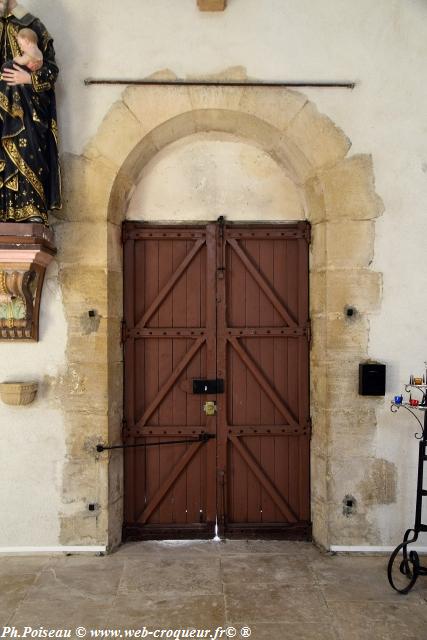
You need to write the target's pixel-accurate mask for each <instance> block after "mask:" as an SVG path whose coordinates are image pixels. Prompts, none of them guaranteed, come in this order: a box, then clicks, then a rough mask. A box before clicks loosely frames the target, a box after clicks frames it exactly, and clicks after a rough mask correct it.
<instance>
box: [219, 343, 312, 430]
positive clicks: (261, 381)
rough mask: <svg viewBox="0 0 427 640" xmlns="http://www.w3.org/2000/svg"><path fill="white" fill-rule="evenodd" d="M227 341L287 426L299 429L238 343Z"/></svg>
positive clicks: (290, 414) (288, 411) (286, 408)
mask: <svg viewBox="0 0 427 640" xmlns="http://www.w3.org/2000/svg"><path fill="white" fill-rule="evenodd" d="M228 341H229V342H230V344H232V345H233V349H234V351H235V352H236V353H237V354H238V355H239V357H240V359H241V360H242V361H243V362H244V364H245V365H246V366H247V368H248V369H249V370H250V372H251V373H252V374H253V376H254V378H256V380H257V381H258V384H259V385H260V386H261V387H262V388H263V389H264V391H265V393H266V394H267V396H268V397H269V398H270V400H271V401H272V402H274V404H275V405H276V407H277V409H278V410H279V411H280V413H281V414H282V415H283V417H284V418H286V419H287V420H288V422H289V424H291V425H292V426H293V427H295V428H299V424H298V422H297V421H296V419H295V418H294V416H293V415H292V413H291V412H290V410H289V409H288V407H287V406H286V405H285V404H284V402H283V401H282V400H281V398H280V397H279V396H278V394H277V393H276V391H275V390H274V389H273V388H272V387H271V385H270V383H269V382H268V380H266V378H265V376H264V374H263V373H261V371H260V370H259V368H258V367H257V366H256V364H255V363H254V362H253V360H252V359H251V358H250V356H249V355H248V354H247V353H246V351H245V350H244V349H243V348H242V346H241V345H240V344H239V341H238V340H237V339H236V338H234V337H229V338H228Z"/></svg>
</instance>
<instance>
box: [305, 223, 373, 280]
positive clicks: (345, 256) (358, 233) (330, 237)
mask: <svg viewBox="0 0 427 640" xmlns="http://www.w3.org/2000/svg"><path fill="white" fill-rule="evenodd" d="M325 225H326V251H327V260H326V264H327V266H329V267H334V268H337V269H346V268H355V267H369V265H370V264H371V262H372V260H373V257H374V240H375V223H374V222H372V221H369V220H360V221H356V222H355V221H352V220H346V221H344V222H336V223H332V222H328V223H325ZM316 226H320V225H316Z"/></svg>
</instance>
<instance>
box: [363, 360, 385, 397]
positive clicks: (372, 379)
mask: <svg viewBox="0 0 427 640" xmlns="http://www.w3.org/2000/svg"><path fill="white" fill-rule="evenodd" d="M359 395H361V396H385V364H376V363H375V364H374V363H369V362H365V363H363V364H359Z"/></svg>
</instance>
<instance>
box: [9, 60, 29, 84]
mask: <svg viewBox="0 0 427 640" xmlns="http://www.w3.org/2000/svg"><path fill="white" fill-rule="evenodd" d="M2 78H3V80H4V81H5V82H6V84H8V85H9V86H10V87H14V86H16V85H17V84H32V81H31V74H30V73H28V71H25V69H21V67H19V66H18V65H17V64H14V65H13V69H4V70H3V72H2Z"/></svg>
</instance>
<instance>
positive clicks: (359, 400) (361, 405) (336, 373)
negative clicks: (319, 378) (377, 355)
mask: <svg viewBox="0 0 427 640" xmlns="http://www.w3.org/2000/svg"><path fill="white" fill-rule="evenodd" d="M361 359H362V358H357V357H355V356H354V355H346V354H343V355H342V357H338V356H336V357H335V358H334V359H332V361H331V363H329V364H328V365H327V377H328V394H327V402H328V406H327V408H329V409H333V410H339V409H340V408H342V407H343V404H345V405H346V406H351V407H353V408H354V411H355V412H356V411H360V410H363V411H366V410H368V409H375V408H377V407H378V405H379V404H380V403H382V402H383V398H382V397H375V396H373V397H368V396H359V362H360V360H361Z"/></svg>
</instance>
